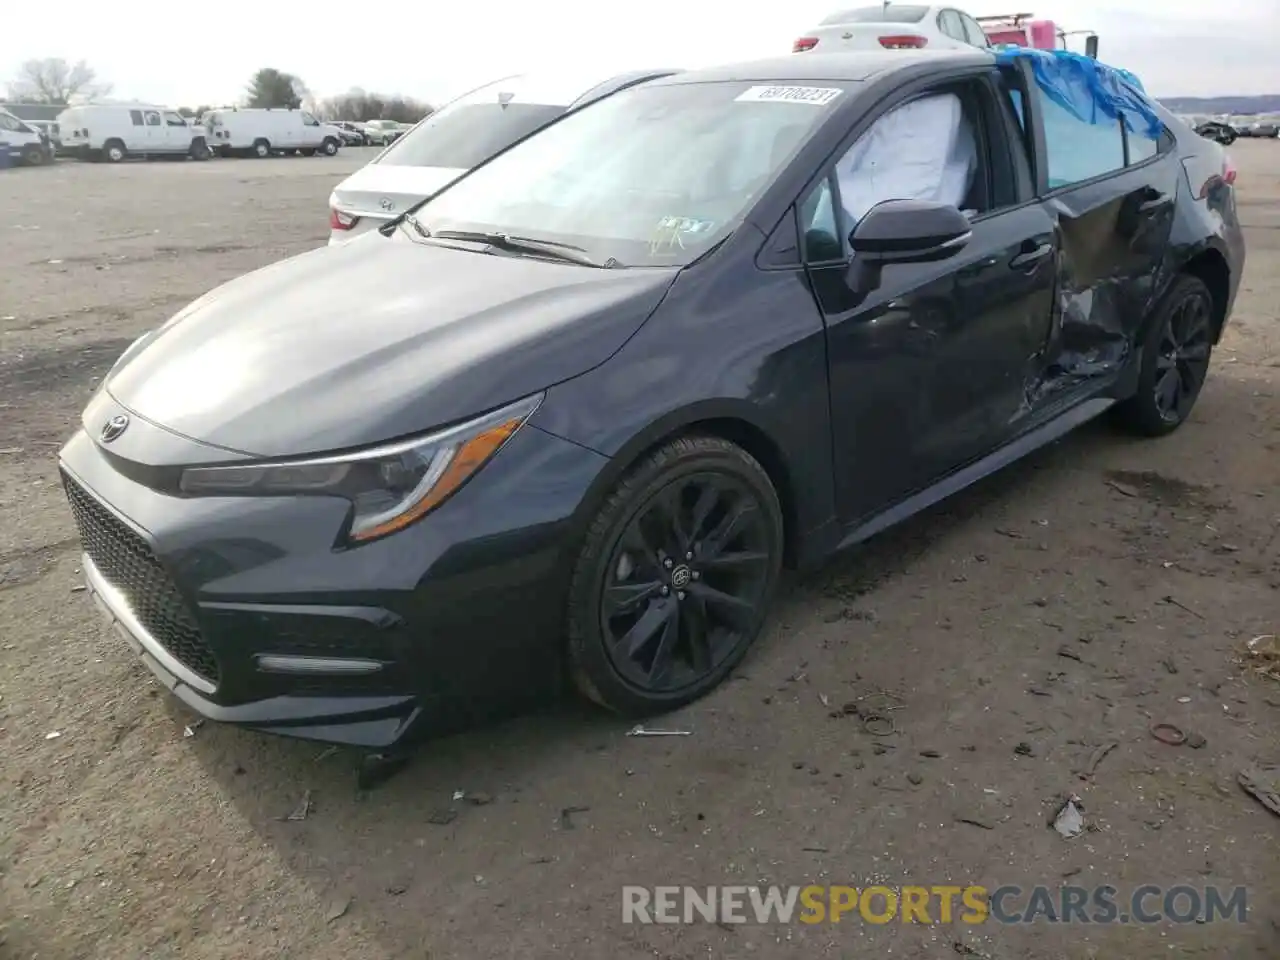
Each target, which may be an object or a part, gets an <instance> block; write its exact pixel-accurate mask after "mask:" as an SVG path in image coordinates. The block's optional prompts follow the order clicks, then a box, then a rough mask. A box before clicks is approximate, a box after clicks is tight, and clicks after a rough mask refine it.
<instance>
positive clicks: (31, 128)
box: [0, 109, 53, 167]
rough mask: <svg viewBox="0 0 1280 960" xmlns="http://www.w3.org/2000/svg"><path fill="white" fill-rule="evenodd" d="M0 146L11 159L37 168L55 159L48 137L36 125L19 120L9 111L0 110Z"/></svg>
mask: <svg viewBox="0 0 1280 960" xmlns="http://www.w3.org/2000/svg"><path fill="white" fill-rule="evenodd" d="M0 144H4V146H3V147H2V148H0V149H5V150H7V151H8V152H9V154H10V159H11V160H13V161H15V162H17V163H22V164H26V165H27V166H31V167H35V166H39V165H40V164H42V163H46V162H48V161H50V160H52V159H53V150H52V147H51V145H50V142H49V139H48V137H47V136H44V135H42V134H41V133H40V131H39V130H38V129H36V127H35V125H34V124H32V123H30V122H27V121H24V120H19V119H18V118H17V117H15V116H14V115H13V114H12V113H10V112H9V111H8V110H4V109H0Z"/></svg>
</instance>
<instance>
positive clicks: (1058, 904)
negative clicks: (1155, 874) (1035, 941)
mask: <svg viewBox="0 0 1280 960" xmlns="http://www.w3.org/2000/svg"><path fill="white" fill-rule="evenodd" d="M1247 916H1248V894H1247V892H1246V889H1245V888H1244V887H1234V888H1232V889H1230V890H1221V889H1219V888H1217V887H1192V886H1188V885H1178V886H1173V887H1161V886H1157V885H1155V884H1146V885H1143V886H1139V887H1136V888H1134V889H1133V890H1132V891H1131V892H1130V893H1129V894H1127V895H1123V896H1122V895H1121V893H1120V891H1119V890H1118V889H1117V888H1116V887H1112V886H1098V887H1077V886H1063V887H1048V886H1034V887H1019V886H1013V885H1007V886H1000V887H995V888H994V889H988V888H986V887H980V886H975V885H969V886H954V885H935V886H929V887H924V886H902V887H888V886H870V887H849V886H821V885H816V884H810V885H808V886H793V887H781V886H770V887H759V886H723V887H714V886H712V887H688V886H685V887H679V886H660V887H640V886H627V887H623V888H622V922H623V923H757V924H788V923H805V924H819V923H842V922H845V921H851V922H863V923H873V924H885V923H894V922H898V923H920V924H930V925H932V924H950V923H963V924H980V923H990V922H995V923H1000V924H1028V923H1080V924H1114V923H1119V924H1128V923H1137V924H1156V923H1175V924H1185V923H1213V922H1215V921H1219V920H1228V921H1234V922H1236V923H1244V922H1245V921H1246V919H1247Z"/></svg>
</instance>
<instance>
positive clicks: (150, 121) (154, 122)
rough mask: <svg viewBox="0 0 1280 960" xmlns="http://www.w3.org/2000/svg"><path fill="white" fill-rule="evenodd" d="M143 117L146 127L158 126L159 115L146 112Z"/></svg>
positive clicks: (151, 111)
mask: <svg viewBox="0 0 1280 960" xmlns="http://www.w3.org/2000/svg"><path fill="white" fill-rule="evenodd" d="M144 116H145V117H146V121H147V126H148V127H158V126H160V114H158V113H156V112H155V111H154V110H148V111H147V112H146V114H144Z"/></svg>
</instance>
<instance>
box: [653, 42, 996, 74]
mask: <svg viewBox="0 0 1280 960" xmlns="http://www.w3.org/2000/svg"><path fill="white" fill-rule="evenodd" d="M927 63H937V64H939V65H941V64H952V65H956V66H960V65H974V66H980V65H983V64H991V65H994V64H995V57H993V56H992V55H991V54H989V53H984V52H983V51H981V50H978V49H977V48H974V50H973V51H972V52H970V51H968V50H869V51H865V52H855V51H850V52H848V53H792V54H788V55H786V56H780V57H770V58H768V59H765V60H748V61H744V62H742V63H729V64H723V65H721V66H715V67H707V68H705V69H702V70H688V71H685V72H684V73H678V74H675V75H674V76H671V77H666V78H664V79H662V80H659V81H657V82H658V83H715V82H719V81H732V80H767V81H773V82H784V81H795V80H805V81H807V80H849V81H861V80H870V79H871V78H872V77H875V76H880V75H883V74H889V73H895V72H897V71H898V70H904V69H906V68H908V67H918V66H920V65H922V64H927Z"/></svg>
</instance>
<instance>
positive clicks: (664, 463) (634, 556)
mask: <svg viewBox="0 0 1280 960" xmlns="http://www.w3.org/2000/svg"><path fill="white" fill-rule="evenodd" d="M708 491H711V493H708ZM717 491H718V493H717ZM704 499H706V501H707V502H709V503H710V504H711V506H710V507H708V508H705V509H704V510H703V516H702V518H701V521H702V522H701V523H698V522H696V517H697V513H698V511H699V509H700V508H703V506H704ZM672 506H674V509H675V512H676V514H677V516H678V517H679V519H678V522H677V523H675V524H673V525H670V526H666V525H663V526H661V527H659V525H657V524H655V523H653V522H652V521H653V520H654V519H656V518H657V517H660V516H661V515H662V512H663V510H664V508H666V509H668V510H670V509H671V508H672ZM734 516H737V519H738V521H740V522H738V523H736V525H735V524H732V523H730V518H732V517H734ZM691 530H692V533H690V532H689V531H691ZM726 533H727V536H726V535H725V534H726ZM677 541H683V542H679V543H678V542H677ZM717 541H718V542H717ZM638 544H639V545H643V546H644V547H645V549H637V546H636V545H638ZM690 544H692V545H690ZM730 548H732V549H730ZM681 549H683V550H684V551H685V552H684V553H683V554H681V553H680V550H681ZM782 550H783V520H782V508H781V505H780V504H779V501H778V494H777V491H776V490H775V489H774V487H773V484H772V483H771V482H770V480H769V475H768V474H767V473H766V472H765V471H764V468H762V467H761V466H760V464H759V463H758V462H757V461H756V460H755V459H754V458H753V457H752V456H751V455H750V454H748V453H747V452H746V451H745V450H743V449H741V448H740V447H738V446H735V445H734V444H732V443H730V442H728V441H727V440H723V439H720V438H718V437H705V436H699V437H682V438H678V439H675V440H672V441H670V442H669V443H667V444H665V445H664V446H662V447H660V448H659V449H658V450H656V451H655V452H653V453H651V454H649V455H648V456H646V457H645V459H644V460H643V461H642V462H641V463H640V464H639V465H637V466H636V467H635V468H633V469H632V470H631V471H630V473H628V474H627V475H626V476H625V477H624V478H623V479H622V480H621V481H620V482H619V483H618V486H617V487H616V488H615V489H614V491H613V493H612V494H611V495H610V496H609V497H608V499H607V500H606V501H605V502H604V504H603V505H602V506H601V507H600V511H599V513H598V514H597V515H596V517H595V519H594V521H593V522H592V523H591V525H590V527H589V528H588V530H587V533H586V536H585V539H584V543H583V546H582V550H581V552H580V553H579V555H578V558H577V562H576V564H575V566H574V571H573V577H572V580H571V584H570V588H569V602H568V617H567V620H568V623H567V634H568V651H567V660H568V667H569V675H570V677H571V679H572V681H573V683H574V685H575V686H576V687H577V689H578V691H579V692H580V693H582V694H583V695H584V696H586V697H587V698H588V699H590V700H593V701H595V702H596V703H597V704H599V705H601V706H603V707H605V708H606V709H608V710H611V711H613V712H615V713H619V714H623V715H626V716H646V715H649V714H653V713H657V712H661V711H665V710H671V709H674V708H676V707H679V706H682V705H684V704H686V703H690V702H692V701H694V700H696V699H698V698H699V697H701V696H703V695H704V694H706V693H708V692H709V691H710V690H712V689H713V688H714V687H716V686H717V685H718V684H719V683H720V682H721V681H722V680H724V678H725V677H726V676H728V675H729V673H730V672H731V671H732V670H733V669H734V668H735V667H736V666H737V665H738V663H740V662H741V660H742V658H743V657H744V656H745V655H746V653H747V650H748V649H750V647H751V644H752V643H753V642H754V641H755V639H756V637H757V636H758V635H759V633H760V630H761V628H762V626H763V624H764V622H765V618H766V616H767V614H768V610H769V606H770V603H771V601H772V599H773V593H774V589H775V588H776V586H777V581H778V575H779V572H780V570H781V566H782ZM660 555H662V556H664V557H665V558H664V559H660ZM734 598H736V600H735V602H733V603H728V602H727V601H728V600H730V599H734ZM699 621H700V622H701V624H702V629H701V630H699V629H698V623H699ZM655 625H660V626H655ZM713 629H715V631H716V632H713ZM637 630H639V631H640V632H639V633H637V632H636V631H637ZM642 635H648V642H645V643H634V644H633V643H631V642H630V641H629V640H626V639H624V640H623V642H621V643H619V642H618V640H619V639H620V638H632V639H634V638H638V637H640V636H642ZM697 637H702V638H703V640H704V641H705V642H703V643H697V642H696V638H697ZM624 647H625V648H628V649H625V650H624ZM664 647H666V648H667V649H668V652H669V653H672V654H674V655H673V656H668V657H667V658H666V660H665V661H662V662H660V659H659V653H660V652H661V649H662V648H664ZM650 654H652V656H649V655H650ZM646 658H648V661H647V662H646Z"/></svg>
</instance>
